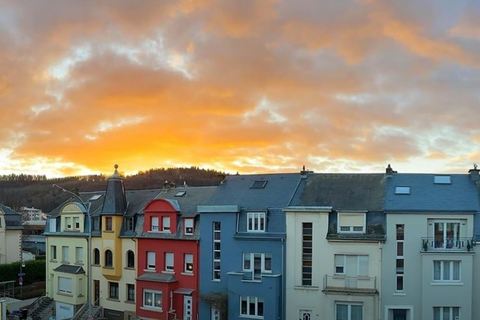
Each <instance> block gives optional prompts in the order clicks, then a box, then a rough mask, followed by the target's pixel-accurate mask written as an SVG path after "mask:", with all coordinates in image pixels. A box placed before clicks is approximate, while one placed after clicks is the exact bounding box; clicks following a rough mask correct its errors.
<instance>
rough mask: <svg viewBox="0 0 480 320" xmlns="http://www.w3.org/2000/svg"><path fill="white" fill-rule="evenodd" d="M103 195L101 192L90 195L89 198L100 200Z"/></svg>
mask: <svg viewBox="0 0 480 320" xmlns="http://www.w3.org/2000/svg"><path fill="white" fill-rule="evenodd" d="M101 197H102V195H101V194H95V195H93V196H91V197H90V199H88V201H95V200H98V199H100V198H101Z"/></svg>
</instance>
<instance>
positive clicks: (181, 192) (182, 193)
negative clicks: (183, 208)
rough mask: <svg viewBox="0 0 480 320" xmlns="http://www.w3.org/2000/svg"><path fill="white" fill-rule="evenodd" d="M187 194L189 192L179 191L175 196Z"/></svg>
mask: <svg viewBox="0 0 480 320" xmlns="http://www.w3.org/2000/svg"><path fill="white" fill-rule="evenodd" d="M186 194H187V191H178V192H177V193H175V197H183V196H184V195H186Z"/></svg>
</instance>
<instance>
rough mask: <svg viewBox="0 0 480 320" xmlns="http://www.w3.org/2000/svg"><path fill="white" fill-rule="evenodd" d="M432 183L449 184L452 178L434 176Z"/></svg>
mask: <svg viewBox="0 0 480 320" xmlns="http://www.w3.org/2000/svg"><path fill="white" fill-rule="evenodd" d="M433 183H435V184H451V183H452V177H451V176H434V177H433Z"/></svg>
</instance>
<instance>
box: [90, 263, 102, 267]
mask: <svg viewBox="0 0 480 320" xmlns="http://www.w3.org/2000/svg"><path fill="white" fill-rule="evenodd" d="M92 267H101V266H100V265H99V264H92Z"/></svg>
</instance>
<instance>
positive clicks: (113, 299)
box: [106, 298, 120, 302]
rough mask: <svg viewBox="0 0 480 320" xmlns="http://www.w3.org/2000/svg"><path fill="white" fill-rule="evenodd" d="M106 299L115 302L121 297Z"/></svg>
mask: <svg viewBox="0 0 480 320" xmlns="http://www.w3.org/2000/svg"><path fill="white" fill-rule="evenodd" d="M106 300H108V301H113V302H120V300H119V299H115V298H107V299H106Z"/></svg>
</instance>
